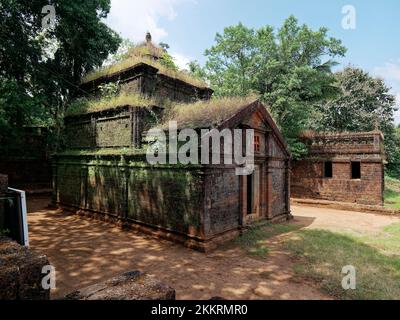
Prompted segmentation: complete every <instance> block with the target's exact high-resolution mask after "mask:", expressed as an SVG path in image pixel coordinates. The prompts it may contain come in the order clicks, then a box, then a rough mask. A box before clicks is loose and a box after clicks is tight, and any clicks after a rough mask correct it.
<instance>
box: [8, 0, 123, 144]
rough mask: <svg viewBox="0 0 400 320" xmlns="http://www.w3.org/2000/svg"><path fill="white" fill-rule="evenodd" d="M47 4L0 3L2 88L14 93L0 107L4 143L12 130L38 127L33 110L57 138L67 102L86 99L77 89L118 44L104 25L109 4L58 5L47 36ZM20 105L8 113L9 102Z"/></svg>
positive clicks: (75, 0) (60, 0)
mask: <svg viewBox="0 0 400 320" xmlns="http://www.w3.org/2000/svg"><path fill="white" fill-rule="evenodd" d="M45 4H46V3H43V1H40V0H32V1H14V0H1V2H0V19H1V21H2V28H1V29H0V40H1V44H2V45H1V47H0V82H1V87H2V88H12V90H10V91H8V93H9V94H8V95H7V97H6V99H3V106H2V105H1V104H0V117H1V120H0V121H1V122H2V123H3V125H2V128H8V129H7V131H3V132H0V135H1V136H2V137H3V140H4V136H6V135H8V134H9V131H10V130H12V131H13V132H14V131H18V130H19V129H20V128H21V126H22V125H32V124H34V123H33V122H32V121H31V120H32V119H33V118H34V117H33V116H32V114H31V113H32V112H33V110H35V112H34V113H35V114H36V111H37V110H40V112H39V115H37V116H39V118H41V119H40V120H41V121H42V122H44V123H47V124H51V125H54V126H55V127H56V128H57V130H56V132H59V127H60V124H61V120H62V118H63V115H64V111H65V106H66V105H67V101H68V100H69V99H71V98H73V97H74V96H76V95H78V94H84V93H83V92H82V91H81V90H80V89H79V87H78V86H79V83H80V79H81V77H82V75H83V74H84V73H86V72H88V71H90V70H92V69H93V68H96V67H99V66H101V65H102V63H103V61H104V59H106V58H107V56H108V55H109V53H112V52H115V51H116V50H117V49H118V46H119V43H120V38H119V36H118V35H117V34H116V33H115V32H114V31H112V30H111V29H110V28H109V27H108V26H107V25H106V24H105V23H104V22H103V21H102V19H103V18H105V17H106V16H107V14H108V12H109V10H110V1H109V0H93V1H80V0H54V1H52V5H53V6H54V8H55V11H56V20H55V25H54V27H52V28H49V29H46V30H43V28H42V18H43V16H44V15H42V7H43V5H45ZM11 95H13V97H11ZM21 99H23V100H24V102H23V104H22V103H21V104H17V105H13V106H12V108H9V107H8V108H6V107H4V103H8V102H7V101H11V100H14V101H21ZM26 106H30V107H29V108H27V107H26ZM15 117H17V118H18V119H15ZM0 130H2V129H1V128H0ZM3 130H4V129H3Z"/></svg>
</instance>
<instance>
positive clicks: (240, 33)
mask: <svg viewBox="0 0 400 320" xmlns="http://www.w3.org/2000/svg"><path fill="white" fill-rule="evenodd" d="M215 42H216V43H215V45H214V46H213V47H211V48H210V49H208V50H206V52H205V55H206V56H207V58H208V60H207V62H206V65H205V67H204V69H202V70H200V69H199V67H198V65H196V64H195V63H193V64H192V66H191V71H192V74H195V75H197V76H201V77H202V78H203V79H207V80H208V81H210V84H211V86H212V88H213V89H214V90H215V95H217V96H229V95H246V94H249V93H254V92H255V93H258V94H260V95H261V96H262V97H263V100H264V102H266V103H267V104H268V105H269V106H270V109H271V111H272V114H273V115H274V117H275V120H276V121H277V123H278V125H279V126H280V128H281V130H282V132H283V134H284V136H285V137H286V139H287V141H288V142H289V146H290V148H291V151H292V153H293V154H294V156H295V157H300V156H301V155H303V154H304V152H305V147H304V146H303V145H302V144H301V142H300V141H299V140H298V134H299V132H300V131H302V130H304V129H307V128H308V127H309V126H310V119H312V118H313V115H314V110H315V109H314V106H315V104H316V103H318V102H320V101H323V100H324V99H326V98H327V97H331V96H332V95H334V94H336V93H337V91H338V90H337V89H336V88H335V86H334V82H335V78H334V76H333V75H332V74H331V67H332V66H333V65H334V64H335V63H334V62H333V61H332V60H330V59H332V58H335V57H341V56H343V55H344V54H345V52H346V49H345V48H344V47H343V46H342V44H341V42H340V41H339V40H337V39H334V38H330V37H328V35H327V29H325V28H320V29H319V30H317V31H313V30H311V29H310V28H309V27H307V26H306V25H301V26H300V25H299V24H298V21H297V20H296V18H294V17H293V16H291V17H289V18H288V19H287V20H286V21H285V22H284V24H283V26H282V27H281V28H280V29H279V30H277V31H276V32H275V31H274V29H273V28H272V27H270V26H265V27H263V28H260V29H258V30H254V29H251V28H247V27H246V26H244V25H243V24H241V23H240V24H238V25H236V26H232V27H228V28H225V29H224V32H223V34H219V33H218V34H217V35H216V38H215Z"/></svg>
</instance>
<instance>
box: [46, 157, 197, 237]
mask: <svg viewBox="0 0 400 320" xmlns="http://www.w3.org/2000/svg"><path fill="white" fill-rule="evenodd" d="M55 167H56V168H57V169H56V174H55V175H54V185H55V194H54V200H55V202H57V203H59V204H62V205H66V206H71V207H74V208H76V209H84V210H92V211H96V212H100V213H103V214H107V215H111V216H115V217H117V218H118V219H120V220H122V221H124V220H127V221H132V222H138V223H142V224H145V225H149V226H152V227H160V228H163V229H167V230H172V231H175V232H178V233H183V234H187V235H190V236H196V237H201V236H202V228H201V223H200V221H201V219H202V217H201V216H202V213H203V212H202V208H203V187H204V183H203V182H204V175H203V172H202V171H201V170H199V169H198V168H196V167H193V168H191V167H180V166H176V167H171V166H150V165H148V164H147V163H146V162H145V159H144V160H143V159H139V158H138V157H135V156H109V157H107V156H102V157H99V156H97V157H96V156H92V157H90V156H85V157H83V156H70V157H67V156H64V157H62V156H59V157H57V158H56V159H55Z"/></svg>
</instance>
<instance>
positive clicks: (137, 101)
mask: <svg viewBox="0 0 400 320" xmlns="http://www.w3.org/2000/svg"><path fill="white" fill-rule="evenodd" d="M128 105H129V106H135V107H149V106H154V105H156V102H155V101H154V100H153V99H151V98H148V97H145V96H143V95H141V94H139V93H120V94H118V95H117V96H113V97H102V98H91V99H88V98H81V99H78V100H76V101H74V102H73V103H71V104H70V105H69V107H68V108H67V112H66V116H76V115H81V114H86V113H92V112H99V111H103V110H107V109H114V108H117V107H122V106H128Z"/></svg>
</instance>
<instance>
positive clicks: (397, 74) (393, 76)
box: [374, 62, 400, 82]
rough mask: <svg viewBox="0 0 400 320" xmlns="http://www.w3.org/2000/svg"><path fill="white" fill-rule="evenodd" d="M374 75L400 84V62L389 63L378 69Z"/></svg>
mask: <svg viewBox="0 0 400 320" xmlns="http://www.w3.org/2000/svg"><path fill="white" fill-rule="evenodd" d="M374 73H375V74H376V75H378V76H380V77H382V78H384V79H387V80H393V81H398V82H400V62H397V63H393V62H387V63H385V65H384V66H383V67H376V68H375V69H374Z"/></svg>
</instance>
